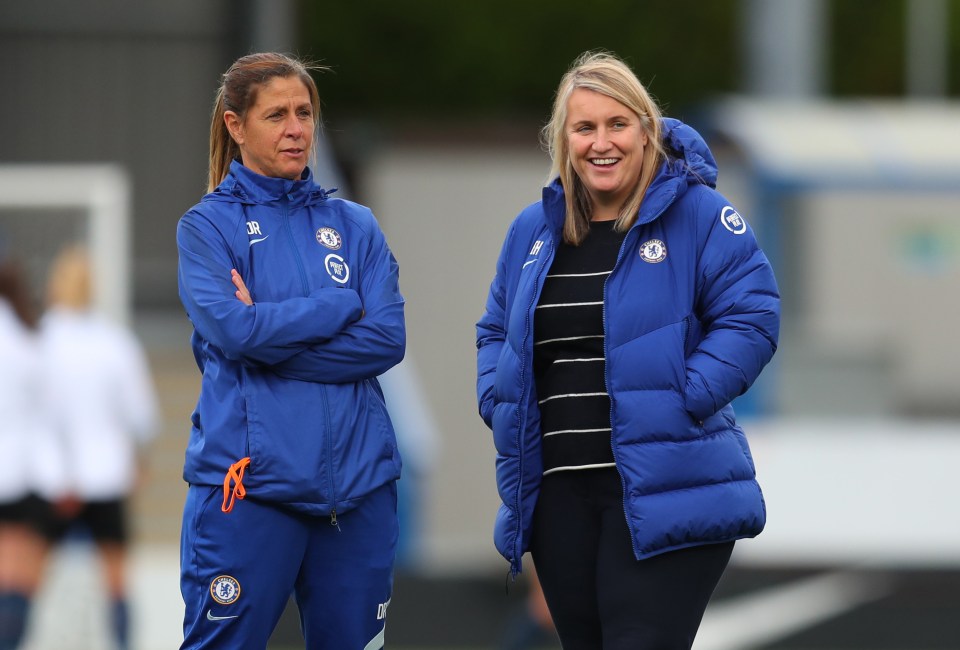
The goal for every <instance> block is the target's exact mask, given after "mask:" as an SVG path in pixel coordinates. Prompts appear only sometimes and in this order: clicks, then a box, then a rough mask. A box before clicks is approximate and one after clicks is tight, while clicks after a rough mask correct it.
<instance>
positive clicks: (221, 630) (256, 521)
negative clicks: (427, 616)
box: [180, 482, 398, 650]
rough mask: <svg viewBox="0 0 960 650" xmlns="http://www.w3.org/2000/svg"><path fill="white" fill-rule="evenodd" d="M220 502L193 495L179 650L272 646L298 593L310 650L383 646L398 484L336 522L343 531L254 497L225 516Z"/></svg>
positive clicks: (219, 492) (197, 490)
mask: <svg viewBox="0 0 960 650" xmlns="http://www.w3.org/2000/svg"><path fill="white" fill-rule="evenodd" d="M222 499H223V489H222V488H221V487H219V486H217V487H214V486H190V488H189V490H188V492H187V500H186V505H185V506H184V513H183V528H182V530H181V540H180V591H181V594H182V595H183V601H184V604H185V606H186V612H185V615H184V621H183V636H184V640H183V645H182V646H181V650H187V649H189V650H197V649H200V648H203V649H207V648H218V649H220V648H224V649H226V648H229V649H231V650H237V649H239V648H243V649H244V650H256V649H258V648H266V646H267V642H268V640H269V639H270V635H271V634H272V633H273V630H274V628H275V627H276V625H277V621H278V620H279V619H280V615H281V614H282V613H283V610H284V607H285V605H286V603H287V600H288V599H289V597H290V594H291V593H293V595H294V598H295V600H296V603H297V605H298V607H299V609H300V623H301V629H302V631H303V636H304V639H305V641H306V648H307V650H378V649H380V648H382V647H383V646H384V630H385V625H386V613H387V606H388V605H389V603H390V596H391V593H392V590H393V562H394V556H395V554H396V546H397V536H398V525H397V490H396V483H394V482H391V483H388V484H386V485H384V486H382V487H380V488H378V489H377V490H375V491H374V492H372V493H371V494H369V495H368V496H367V497H366V498H364V500H363V501H362V502H361V503H360V505H358V506H357V507H356V508H354V509H353V510H349V511H347V512H345V513H342V514H338V515H337V524H336V525H332V524H331V519H330V518H329V517H316V516H309V515H304V514H302V513H298V512H294V511H291V510H287V509H284V508H279V507H277V506H276V505H272V504H267V503H263V502H257V501H256V500H255V499H253V498H251V497H249V496H248V497H247V498H246V499H245V500H243V501H237V502H236V504H235V507H234V508H233V511H232V512H229V513H224V512H221V509H220V504H221V501H222Z"/></svg>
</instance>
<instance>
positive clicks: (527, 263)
mask: <svg viewBox="0 0 960 650" xmlns="http://www.w3.org/2000/svg"><path fill="white" fill-rule="evenodd" d="M536 261H537V260H530V261H529V262H524V263H523V266H521V267H520V268H522V269H525V268H527V267H528V266H530V265H531V264H533V263H534V262H536Z"/></svg>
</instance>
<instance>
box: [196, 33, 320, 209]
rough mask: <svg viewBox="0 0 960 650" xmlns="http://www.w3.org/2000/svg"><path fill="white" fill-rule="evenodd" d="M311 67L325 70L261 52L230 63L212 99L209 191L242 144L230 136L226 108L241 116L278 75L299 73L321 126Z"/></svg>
mask: <svg viewBox="0 0 960 650" xmlns="http://www.w3.org/2000/svg"><path fill="white" fill-rule="evenodd" d="M310 70H318V71H319V70H326V68H324V67H323V66H318V65H314V64H308V63H305V62H303V61H300V60H299V59H295V58H293V57H291V56H288V55H286V54H279V53H277V52H258V53H256V54H248V55H246V56H242V57H240V58H239V59H237V60H236V61H234V63H233V65H231V66H230V67H229V68H228V69H227V71H226V72H225V73H223V77H222V79H221V83H220V88H219V89H217V96H216V99H214V102H213V113H212V115H211V118H210V159H209V166H208V172H207V191H208V192H212V191H213V190H214V189H216V187H217V185H219V184H220V183H222V182H223V179H225V178H226V177H227V173H228V172H229V171H230V162H231V161H232V160H234V159H235V158H238V157H239V156H240V147H239V146H238V145H237V143H236V142H235V141H234V139H233V137H231V135H230V132H229V131H228V130H227V125H226V123H225V122H224V121H223V116H224V113H225V112H226V111H233V112H234V113H236V114H237V115H238V116H239V117H240V118H241V119H243V118H244V116H246V113H247V110H248V109H249V108H250V107H251V106H253V105H254V104H256V103H257V91H258V90H259V89H260V87H261V86H263V85H264V84H266V83H268V82H269V81H270V80H271V79H273V78H275V77H283V78H288V77H296V78H298V79H299V80H300V81H302V82H303V85H304V86H306V87H307V91H308V92H309V93H310V104H311V106H312V107H313V124H314V127H316V128H317V129H319V127H320V93H319V92H318V91H317V83H316V82H315V81H314V80H313V77H311V76H310V72H309V71H310Z"/></svg>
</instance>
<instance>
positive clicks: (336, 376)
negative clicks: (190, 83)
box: [177, 53, 405, 650]
mask: <svg viewBox="0 0 960 650" xmlns="http://www.w3.org/2000/svg"><path fill="white" fill-rule="evenodd" d="M319 117H320V105H319V97H318V93H317V88H316V85H315V83H314V81H313V79H312V78H311V76H310V74H309V72H308V71H307V69H306V67H305V66H304V65H303V64H302V63H301V62H299V61H297V60H295V59H292V58H290V57H287V56H285V55H280V54H273V53H264V54H251V55H248V56H244V57H242V58H240V59H238V60H237V61H236V62H235V63H234V64H233V65H232V66H231V67H230V68H229V69H228V70H227V72H226V73H225V74H224V76H223V83H222V85H221V88H220V91H219V93H218V95H217V100H216V103H215V107H214V113H213V118H212V123H211V133H210V177H209V188H208V189H209V192H210V193H209V194H207V195H206V196H205V197H204V198H203V199H202V200H201V202H200V203H199V204H197V205H196V206H194V207H193V208H191V209H190V210H189V211H188V212H187V213H186V214H185V215H184V216H183V218H182V219H181V220H180V223H179V226H178V228H177V243H178V247H179V252H180V262H179V287H180V298H181V300H182V302H183V305H184V307H185V308H186V311H187V314H188V315H189V317H190V320H191V322H192V323H193V326H194V334H193V340H192V345H193V351H194V355H195V357H196V360H197V364H198V366H199V367H200V370H201V373H202V375H203V378H202V383H201V388H200V398H199V402H198V404H197V408H196V411H195V412H194V414H193V417H192V421H193V427H192V432H191V436H190V442H189V445H188V447H187V453H186V466H185V468H184V478H185V479H186V480H187V482H188V483H189V484H190V487H189V491H188V494H187V500H186V506H185V509H184V518H183V531H182V535H181V592H182V594H183V599H184V602H185V604H186V615H185V619H184V642H183V646H182V648H190V649H196V648H265V647H266V644H267V641H268V639H269V638H270V635H271V633H272V631H273V629H274V627H275V626H276V624H277V621H278V620H279V618H280V615H281V613H282V612H283V609H284V606H285V605H286V602H287V599H288V597H289V596H290V594H291V593H293V595H294V596H295V598H296V602H297V605H298V606H299V609H300V619H301V627H302V630H303V634H304V638H305V639H306V647H307V648H309V649H329V650H334V649H335V650H347V649H356V650H364V649H374V648H381V647H383V636H384V623H385V621H384V619H385V616H386V609H387V606H388V604H389V602H390V596H391V590H392V582H393V577H392V568H393V561H394V554H395V548H396V542H397V518H396V480H397V478H398V477H399V475H400V457H399V453H398V451H397V444H396V438H395V436H394V431H393V426H392V425H391V423H390V420H389V418H388V416H387V412H386V408H385V405H384V402H383V395H382V393H381V391H380V387H379V385H378V384H377V380H376V377H377V375H379V374H381V373H383V372H384V371H386V370H387V369H388V368H390V367H392V366H394V365H395V364H397V363H398V362H399V361H400V360H401V359H402V358H403V353H404V346H405V330H404V320H403V298H402V297H401V295H400V293H399V288H398V269H397V264H396V261H395V259H394V257H393V255H392V254H391V252H390V250H389V248H388V247H387V244H386V241H385V239H384V236H383V233H382V232H381V231H380V228H379V227H378V225H377V222H376V220H375V219H374V217H373V215H372V214H371V212H370V211H369V210H368V209H367V208H365V207H363V206H360V205H357V204H355V203H351V202H349V201H343V200H339V199H333V198H331V197H330V192H328V191H327V190H324V189H322V188H321V187H320V186H319V185H317V184H316V183H315V182H314V179H313V177H312V174H311V172H310V169H309V167H308V166H307V164H308V160H309V157H310V153H311V148H312V145H313V139H314V133H315V130H316V128H317V127H318V125H319Z"/></svg>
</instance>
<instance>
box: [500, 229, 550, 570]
mask: <svg viewBox="0 0 960 650" xmlns="http://www.w3.org/2000/svg"><path fill="white" fill-rule="evenodd" d="M544 243H546V244H547V249H546V254H545V255H544V257H543V258H541V261H540V264H539V265H538V268H537V277H536V281H535V282H534V283H533V293H532V294H531V297H530V304H528V305H527V310H526V315H525V319H524V332H523V347H524V350H526V347H527V342H528V341H531V340H532V337H531V334H530V320H531V316H530V314H531V312H532V311H533V309H534V307H535V305H536V304H537V298H538V297H539V294H540V288H541V286H542V284H541V283H542V280H543V274H544V272H545V269H547V268H548V267H549V266H550V264H551V263H552V262H553V239H552V238H550V239H549V240H547V241H545V242H544ZM530 345H531V347H532V345H533V344H532V343H531V344H530ZM531 352H532V350H531ZM526 372H527V355H526V354H521V355H520V377H521V381H522V382H523V384H522V385H521V386H520V401H519V403H518V404H517V439H516V443H517V454H518V464H517V468H518V474H519V476H518V480H517V496H516V498H515V500H514V503H515V504H516V505H515V507H516V511H517V527H516V530H515V532H514V538H513V540H514V541H513V554H514V556H515V559H514V560H513V561H512V562H511V567H510V570H511V572H512V573H513V575H514V576H516V575H517V573H518V572H519V566H520V553H519V545H520V537H521V524H522V522H523V511H522V510H521V507H520V488H521V486H522V484H523V445H522V444H521V441H520V436H521V435H523V430H524V428H525V422H524V418H523V413H525V410H524V409H523V404H524V403H525V402H526V395H527V388H528V385H527V382H526V376H527V374H526Z"/></svg>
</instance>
